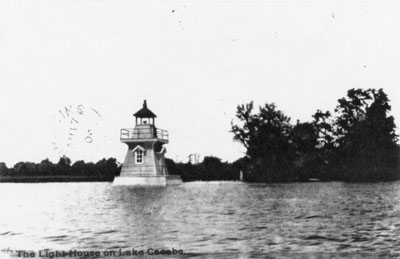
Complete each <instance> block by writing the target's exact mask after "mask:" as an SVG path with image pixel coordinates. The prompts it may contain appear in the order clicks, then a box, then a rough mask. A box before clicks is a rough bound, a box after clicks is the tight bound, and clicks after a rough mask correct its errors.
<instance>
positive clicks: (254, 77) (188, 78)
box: [0, 0, 400, 167]
mask: <svg viewBox="0 0 400 259" xmlns="http://www.w3.org/2000/svg"><path fill="white" fill-rule="evenodd" d="M399 12H400V2H399V1H324V0H318V1H317V0H315V1H314V0H282V1H278V0H265V1H261V0H224V1H222V0H214V1H210V0H201V1H200V0H198V1H190V0H182V1H171V0H163V1H161V0H159V1H154V0H146V1H139V0H137V1H131V0H129V1H128V0H98V1H94V0H79V1H78V0H68V1H61V0H51V1H50V0H37V1H29V0H15V1H3V0H0V98H1V99H0V119H1V124H0V161H3V162H6V164H7V166H8V167H12V166H13V165H14V164H15V163H16V162H18V161H32V162H40V161H41V160H42V159H44V158H49V159H50V160H52V161H54V162H57V161H58V158H59V156H60V155H63V154H65V155H67V156H69V157H70V158H72V160H73V161H76V160H85V161H97V160H99V159H101V158H103V157H106V158H108V157H115V158H117V160H118V161H119V162H123V159H124V156H125V153H126V151H127V146H126V145H125V144H123V143H121V142H120V140H119V134H120V129H121V128H132V127H134V123H135V122H134V117H133V116H132V114H133V113H135V112H136V111H138V110H139V109H140V108H141V107H142V103H143V100H144V99H146V100H147V103H148V107H149V108H150V109H151V110H152V111H153V112H154V113H155V114H156V115H157V119H156V126H157V127H159V128H162V129H165V130H168V131H169V135H170V143H169V144H167V145H166V148H167V154H166V155H167V157H169V158H172V159H174V160H176V161H184V162H186V161H187V159H188V158H187V157H188V155H189V154H191V153H197V154H199V155H200V156H207V155H213V156H218V157H220V158H222V160H223V161H234V160H236V159H237V158H239V157H242V156H243V155H244V152H245V149H244V148H243V147H242V146H241V145H240V144H239V143H236V142H233V140H232V137H233V135H232V133H230V132H229V131H230V127H231V121H232V119H234V118H235V112H236V106H237V105H238V104H242V103H248V102H250V101H254V103H255V105H256V106H259V105H263V104H264V103H266V102H268V103H270V102H274V103H275V104H276V105H277V107H278V109H280V110H282V111H283V112H284V113H285V114H286V115H288V116H289V117H291V118H292V122H293V123H295V122H296V120H297V119H299V120H300V121H310V120H311V115H312V114H313V113H315V111H316V110H317V109H321V110H331V111H332V110H333V109H334V107H335V106H336V104H337V100H338V99H339V98H341V97H344V96H345V95H346V92H347V90H348V89H350V88H383V89H384V90H385V91H386V93H387V94H388V95H389V98H390V99H391V101H392V115H393V116H394V117H395V120H396V122H397V124H398V125H399V123H400V122H399V121H398V120H399V119H400V105H399V104H400V90H399V86H400V51H399V46H400V36H399V35H400V34H399V27H398V26H399V24H400V16H399V15H398V14H399ZM66 109H67V110H66ZM71 134H72V135H73V136H72V135H71Z"/></svg>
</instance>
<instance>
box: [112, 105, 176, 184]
mask: <svg viewBox="0 0 400 259" xmlns="http://www.w3.org/2000/svg"><path fill="white" fill-rule="evenodd" d="M133 116H134V117H135V127H134V128H127V129H121V132H120V140H121V142H122V143H125V144H126V145H127V146H128V151H127V152H126V155H125V159H124V163H123V165H122V170H121V175H120V176H119V177H115V179H114V182H113V185H131V186H167V185H170V184H177V183H180V182H181V179H180V177H179V176H176V175H169V174H168V170H167V168H166V166H165V156H164V155H165V153H166V152H167V150H166V148H165V147H164V144H168V142H169V135H168V131H166V130H163V129H159V128H156V126H155V118H156V117H157V116H156V115H155V114H154V113H153V112H152V111H151V110H150V109H149V108H148V107H147V102H146V100H144V102H143V107H142V108H141V109H140V110H139V111H137V112H136V113H134V114H133Z"/></svg>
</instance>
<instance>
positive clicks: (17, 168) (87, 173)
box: [0, 156, 121, 181]
mask: <svg viewBox="0 0 400 259" xmlns="http://www.w3.org/2000/svg"><path fill="white" fill-rule="evenodd" d="M120 171H121V168H120V166H118V164H117V160H116V159H115V158H109V159H102V160H100V161H98V162H97V163H96V164H94V163H92V162H89V163H85V162H84V161H76V162H75V163H73V164H72V165H71V159H69V158H68V157H65V156H64V157H61V158H60V160H59V161H58V163H57V164H53V163H52V162H51V161H50V160H49V159H47V158H46V159H44V160H42V161H41V162H40V163H38V164H35V163H32V162H18V163H16V164H15V165H14V167H13V168H10V169H8V168H7V166H6V165H5V164H4V163H0V177H1V176H5V177H13V176H15V177H37V179H40V177H43V178H45V179H47V180H50V181H51V180H52V178H51V177H54V179H62V178H60V176H65V179H73V177H81V178H82V177H83V178H82V179H88V180H89V179H90V180H97V179H98V180H106V179H111V180H112V179H113V178H114V176H117V175H119V174H120ZM77 179H78V178H77Z"/></svg>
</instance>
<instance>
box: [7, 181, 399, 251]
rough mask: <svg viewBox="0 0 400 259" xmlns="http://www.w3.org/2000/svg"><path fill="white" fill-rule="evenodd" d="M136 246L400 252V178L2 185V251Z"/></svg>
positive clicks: (227, 249)
mask: <svg viewBox="0 0 400 259" xmlns="http://www.w3.org/2000/svg"><path fill="white" fill-rule="evenodd" d="M132 248H134V249H137V250H141V249H142V250H144V251H146V250H147V249H148V248H160V249H162V248H168V249H172V248H175V249H182V250H183V251H184V252H185V253H186V255H184V256H180V257H181V258H188V257H192V256H195V257H196V258H377V257H381V258H390V257H400V256H399V254H400V182H394V183H378V184H346V183H339V182H333V183H294V184H246V183H240V182H194V183H185V184H182V185H180V186H173V187H167V188H152V189H135V188H126V187H112V186H111V183H36V184H12V183H10V184H9V183H3V184H0V250H1V249H3V251H2V252H0V255H3V256H16V255H15V253H13V252H12V251H15V250H30V251H36V252H37V251H39V250H42V249H50V250H53V251H54V250H64V251H68V250H70V249H76V250H85V251H105V250H115V251H117V250H119V249H123V250H127V249H132ZM10 251H11V252H10ZM1 258H2V257H1ZM118 258H137V257H118ZM142 258H143V257H142ZM151 258H157V257H155V256H152V257H151ZM162 258H167V257H166V256H163V257H162Z"/></svg>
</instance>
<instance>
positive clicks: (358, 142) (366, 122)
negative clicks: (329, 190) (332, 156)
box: [334, 89, 399, 181]
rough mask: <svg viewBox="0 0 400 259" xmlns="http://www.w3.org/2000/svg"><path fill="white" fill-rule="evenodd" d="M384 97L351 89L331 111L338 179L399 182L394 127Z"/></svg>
mask: <svg viewBox="0 0 400 259" xmlns="http://www.w3.org/2000/svg"><path fill="white" fill-rule="evenodd" d="M390 110H391V106H390V105H389V99H388V96H387V95H386V93H385V92H384V91H383V90H382V89H379V90H376V89H367V90H363V89H351V90H349V91H348V93H347V97H345V98H342V99H339V105H338V106H337V107H336V109H335V111H336V112H337V113H338V115H337V118H336V121H335V125H334V127H335V137H336V140H335V145H336V147H337V148H336V152H337V161H338V165H339V168H340V170H341V171H342V172H343V175H342V178H343V179H344V180H350V181H382V180H395V179H398V178H399V175H398V170H399V157H398V154H397V152H398V145H397V143H396V142H397V135H396V133H395V128H396V125H395V123H394V118H393V117H392V116H389V115H388V113H389V112H390Z"/></svg>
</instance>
